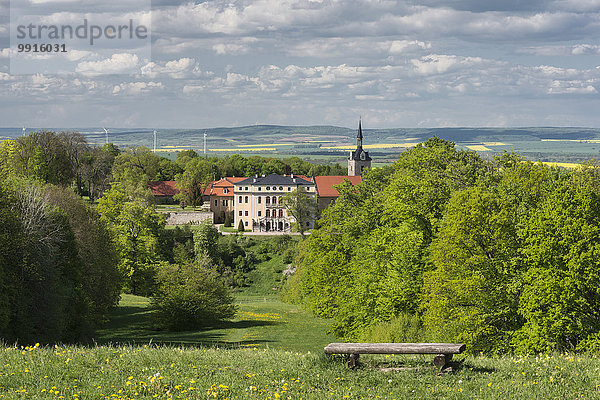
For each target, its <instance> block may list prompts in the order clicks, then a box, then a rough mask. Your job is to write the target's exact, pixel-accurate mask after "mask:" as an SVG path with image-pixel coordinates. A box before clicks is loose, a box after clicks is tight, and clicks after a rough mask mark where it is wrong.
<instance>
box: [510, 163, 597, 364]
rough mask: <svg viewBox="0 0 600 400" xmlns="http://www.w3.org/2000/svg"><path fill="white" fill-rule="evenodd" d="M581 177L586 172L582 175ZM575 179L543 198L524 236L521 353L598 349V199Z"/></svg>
mask: <svg viewBox="0 0 600 400" xmlns="http://www.w3.org/2000/svg"><path fill="white" fill-rule="evenodd" d="M584 173H585V172H584ZM578 181H579V179H578V177H576V178H575V179H572V180H570V181H565V182H563V183H562V184H560V185H559V186H557V187H556V189H555V190H553V192H552V193H551V194H550V195H549V196H548V197H547V199H546V200H545V201H544V202H543V203H542V204H541V205H540V207H539V208H538V209H537V210H536V212H535V213H534V214H533V215H532V217H531V218H530V220H529V221H528V223H527V225H526V226H525V228H524V230H523V234H522V235H523V240H524V248H523V256H524V262H525V263H527V265H529V269H528V271H527V273H526V274H525V276H524V287H523V293H522V296H521V299H520V302H519V313H520V314H521V315H522V316H523V318H524V319H525V320H526V323H525V325H524V326H523V328H522V329H521V330H520V331H519V332H518V335H517V340H516V343H517V348H518V350H520V351H523V352H532V351H535V352H538V351H549V350H558V351H570V350H575V349H581V350H585V348H586V346H587V344H589V342H593V343H595V345H596V347H597V342H598V337H599V336H600V335H599V332H600V322H599V321H600V314H599V312H600V311H599V310H600V262H599V261H598V260H599V258H598V254H600V201H599V200H600V198H599V197H600V195H599V194H598V191H597V190H596V189H595V188H593V187H591V186H590V185H583V184H580V182H578Z"/></svg>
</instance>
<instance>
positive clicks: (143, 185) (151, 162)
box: [112, 146, 160, 201]
mask: <svg viewBox="0 0 600 400" xmlns="http://www.w3.org/2000/svg"><path fill="white" fill-rule="evenodd" d="M159 172H160V157H159V156H157V155H156V154H154V153H153V152H152V151H151V150H150V149H148V148H146V147H143V146H140V147H134V148H130V149H128V150H127V151H125V152H124V153H121V154H119V155H118V156H117V157H116V158H115V161H114V164H113V168H112V175H113V178H114V180H115V181H117V182H120V183H121V187H122V188H123V190H124V191H125V193H127V195H128V196H129V197H131V198H134V197H135V198H139V199H143V200H146V201H150V200H151V193H150V190H149V189H148V181H155V180H158V175H159Z"/></svg>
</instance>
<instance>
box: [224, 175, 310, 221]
mask: <svg viewBox="0 0 600 400" xmlns="http://www.w3.org/2000/svg"><path fill="white" fill-rule="evenodd" d="M299 187H303V188H304V189H306V193H307V194H308V195H309V196H311V197H312V198H315V197H316V185H315V182H314V179H312V178H307V177H305V176H302V175H300V176H298V175H296V176H294V175H278V174H271V175H267V176H255V177H251V178H247V179H245V180H242V181H239V182H237V183H236V184H235V211H234V223H235V225H234V226H238V225H239V223H240V222H239V221H242V224H243V225H244V227H245V228H246V229H252V230H253V231H283V232H286V231H289V230H290V229H291V226H292V223H294V222H296V221H295V219H294V217H292V216H291V215H290V214H289V213H288V210H287V209H286V207H285V206H284V205H283V204H282V203H281V198H282V197H283V196H284V195H285V194H288V193H290V192H292V191H294V190H296V189H297V188H299ZM313 226H314V219H313V220H312V221H310V222H307V226H306V229H305V230H308V229H312V228H313Z"/></svg>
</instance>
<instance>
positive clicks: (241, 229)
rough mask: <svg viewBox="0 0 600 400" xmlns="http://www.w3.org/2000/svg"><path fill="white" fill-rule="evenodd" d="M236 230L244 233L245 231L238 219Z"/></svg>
mask: <svg viewBox="0 0 600 400" xmlns="http://www.w3.org/2000/svg"><path fill="white" fill-rule="evenodd" d="M237 230H238V232H244V231H245V230H246V229H245V228H244V221H242V220H241V219H240V223H239V224H238V227H237Z"/></svg>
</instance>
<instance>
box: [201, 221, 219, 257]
mask: <svg viewBox="0 0 600 400" xmlns="http://www.w3.org/2000/svg"><path fill="white" fill-rule="evenodd" d="M220 235H221V234H220V233H219V231H218V230H217V228H215V226H214V225H213V224H212V223H211V222H210V221H209V220H205V221H203V222H202V223H201V224H200V227H199V229H197V230H196V231H195V232H194V251H195V253H196V258H197V259H198V260H200V259H202V258H204V257H206V256H208V257H210V258H211V259H212V260H213V261H215V260H216V259H217V258H218V249H217V241H218V240H219V236H220Z"/></svg>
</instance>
